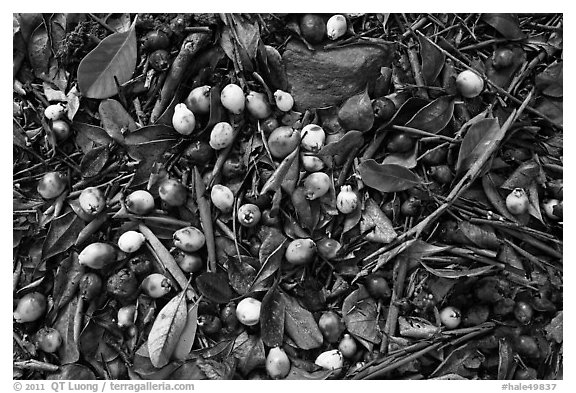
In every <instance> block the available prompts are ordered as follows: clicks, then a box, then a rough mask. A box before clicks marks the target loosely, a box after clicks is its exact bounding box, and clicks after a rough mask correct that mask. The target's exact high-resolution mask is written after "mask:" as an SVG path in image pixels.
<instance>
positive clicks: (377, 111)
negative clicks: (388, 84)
mask: <svg viewBox="0 0 576 393" xmlns="http://www.w3.org/2000/svg"><path fill="white" fill-rule="evenodd" d="M372 109H373V110H374V116H375V117H376V118H377V119H380V120H388V119H390V118H391V117H392V116H393V115H394V113H396V105H394V101H392V100H391V99H389V98H386V97H380V98H376V99H375V100H374V101H373V102H372Z"/></svg>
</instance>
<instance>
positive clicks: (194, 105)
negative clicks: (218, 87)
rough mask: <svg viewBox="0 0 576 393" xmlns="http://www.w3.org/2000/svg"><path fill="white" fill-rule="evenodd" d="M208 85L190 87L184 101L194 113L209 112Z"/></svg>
mask: <svg viewBox="0 0 576 393" xmlns="http://www.w3.org/2000/svg"><path fill="white" fill-rule="evenodd" d="M210 89H211V87H210V86H199V87H197V88H195V89H192V91H191V92H190V94H188V97H187V98H186V100H185V101H184V103H185V104H186V106H187V107H188V109H190V110H191V111H192V112H194V113H195V114H207V113H210Z"/></svg>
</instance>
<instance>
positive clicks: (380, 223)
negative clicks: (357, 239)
mask: <svg viewBox="0 0 576 393" xmlns="http://www.w3.org/2000/svg"><path fill="white" fill-rule="evenodd" d="M360 232H361V233H363V234H364V235H365V237H366V239H367V240H369V241H372V242H377V243H384V244H388V243H390V242H391V241H393V240H394V239H396V237H398V235H397V234H396V231H394V226H393V225H392V221H390V219H389V218H388V216H386V214H384V212H383V211H382V209H380V207H379V206H378V205H377V204H376V202H374V200H372V199H368V200H367V201H366V204H365V208H364V211H363V212H362V220H361V221H360Z"/></svg>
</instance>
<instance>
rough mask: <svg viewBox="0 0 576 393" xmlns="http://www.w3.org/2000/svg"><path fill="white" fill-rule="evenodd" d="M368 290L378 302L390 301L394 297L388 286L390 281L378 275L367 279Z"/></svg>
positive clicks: (372, 275) (371, 275)
mask: <svg viewBox="0 0 576 393" xmlns="http://www.w3.org/2000/svg"><path fill="white" fill-rule="evenodd" d="M365 284H366V290H367V291H368V293H369V294H370V296H372V297H373V298H374V299H376V300H385V299H389V298H390V296H391V295H392V290H391V289H390V286H389V285H388V281H386V279H385V278H384V277H382V276H380V275H378V274H370V275H369V276H367V277H366V281H365Z"/></svg>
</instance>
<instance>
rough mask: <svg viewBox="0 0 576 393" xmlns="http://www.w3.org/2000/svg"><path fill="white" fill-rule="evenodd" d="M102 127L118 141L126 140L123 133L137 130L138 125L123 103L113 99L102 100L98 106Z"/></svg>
mask: <svg viewBox="0 0 576 393" xmlns="http://www.w3.org/2000/svg"><path fill="white" fill-rule="evenodd" d="M98 112H99V113H100V120H101V121H102V127H103V128H104V129H105V130H106V132H107V133H108V135H110V136H111V137H112V139H114V140H115V141H117V142H118V143H123V142H124V136H123V133H127V132H131V131H136V129H137V128H138V126H137V125H136V122H134V119H132V117H131V116H130V114H129V113H128V112H127V111H126V109H124V107H123V106H122V104H120V103H119V102H118V101H116V100H113V99H107V100H102V101H101V102H100V106H98Z"/></svg>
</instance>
